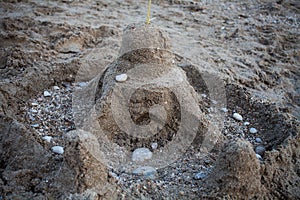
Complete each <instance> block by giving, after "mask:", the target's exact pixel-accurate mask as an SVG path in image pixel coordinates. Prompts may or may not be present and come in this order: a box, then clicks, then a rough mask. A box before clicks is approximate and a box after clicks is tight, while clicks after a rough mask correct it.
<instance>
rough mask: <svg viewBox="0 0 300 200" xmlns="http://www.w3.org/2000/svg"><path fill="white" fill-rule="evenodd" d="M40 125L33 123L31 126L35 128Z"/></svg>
mask: <svg viewBox="0 0 300 200" xmlns="http://www.w3.org/2000/svg"><path fill="white" fill-rule="evenodd" d="M39 126H40V125H39V124H31V127H33V128H38V127H39Z"/></svg>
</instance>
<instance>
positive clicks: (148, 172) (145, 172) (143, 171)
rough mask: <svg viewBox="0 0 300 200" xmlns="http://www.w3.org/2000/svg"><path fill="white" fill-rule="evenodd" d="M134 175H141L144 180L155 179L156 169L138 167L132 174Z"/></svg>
mask: <svg viewBox="0 0 300 200" xmlns="http://www.w3.org/2000/svg"><path fill="white" fill-rule="evenodd" d="M132 173H133V174H134V175H140V176H141V175H142V176H144V177H146V178H155V175H156V169H155V168H153V167H150V166H143V167H139V168H137V169H135V170H133V172H132Z"/></svg>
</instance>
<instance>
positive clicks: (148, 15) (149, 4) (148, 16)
mask: <svg viewBox="0 0 300 200" xmlns="http://www.w3.org/2000/svg"><path fill="white" fill-rule="evenodd" d="M150 8H151V0H149V3H148V14H147V20H146V24H150Z"/></svg>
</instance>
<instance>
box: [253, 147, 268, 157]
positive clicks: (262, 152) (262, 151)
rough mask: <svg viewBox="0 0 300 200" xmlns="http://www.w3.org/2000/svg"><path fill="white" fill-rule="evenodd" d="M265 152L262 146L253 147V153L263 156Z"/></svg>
mask: <svg viewBox="0 0 300 200" xmlns="http://www.w3.org/2000/svg"><path fill="white" fill-rule="evenodd" d="M265 151H266V148H265V147H264V146H262V145H260V146H257V147H255V153H257V154H259V155H261V156H263V155H264V153H265Z"/></svg>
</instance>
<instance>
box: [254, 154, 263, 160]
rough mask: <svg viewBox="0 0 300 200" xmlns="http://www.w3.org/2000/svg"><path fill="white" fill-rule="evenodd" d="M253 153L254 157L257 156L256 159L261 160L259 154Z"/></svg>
mask: <svg viewBox="0 0 300 200" xmlns="http://www.w3.org/2000/svg"><path fill="white" fill-rule="evenodd" d="M255 155H256V158H257V159H259V160H263V159H262V157H261V156H260V155H259V154H255Z"/></svg>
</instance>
